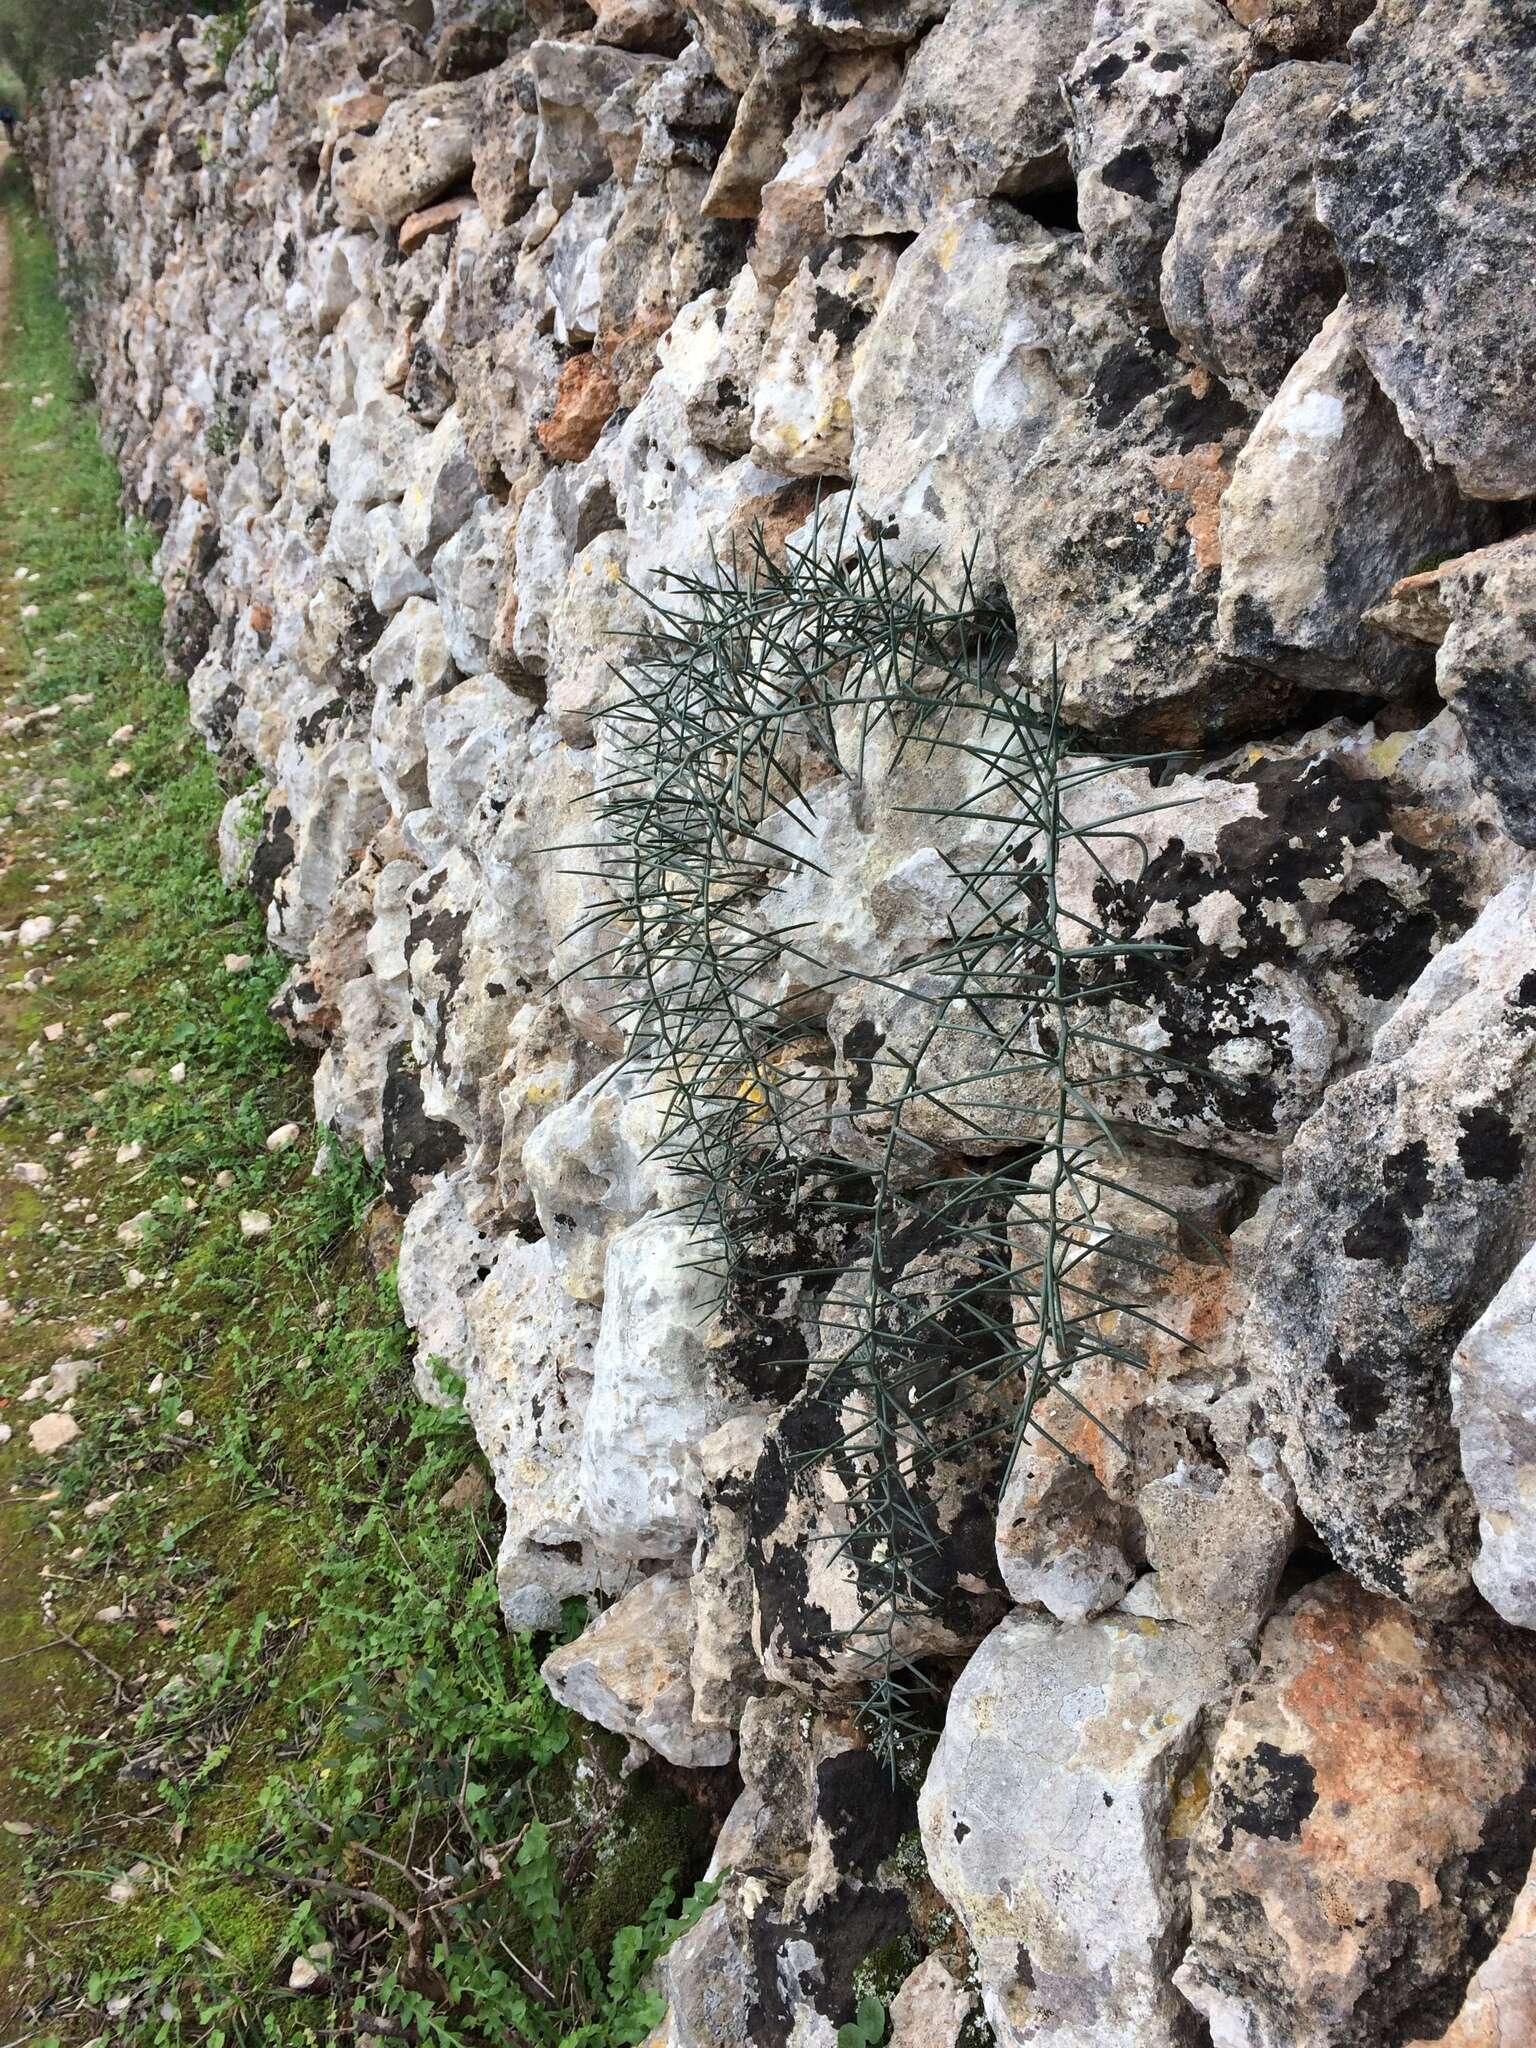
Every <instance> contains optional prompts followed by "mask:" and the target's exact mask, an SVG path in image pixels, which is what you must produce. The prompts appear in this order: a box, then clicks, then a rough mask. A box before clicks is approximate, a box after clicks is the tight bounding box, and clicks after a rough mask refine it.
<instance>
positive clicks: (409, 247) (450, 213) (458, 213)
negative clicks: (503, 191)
mask: <svg viewBox="0 0 1536 2048" xmlns="http://www.w3.org/2000/svg"><path fill="white" fill-rule="evenodd" d="M474 203H475V196H474V194H473V193H472V192H456V193H455V194H454V195H453V197H452V198H451V199H439V200H438V202H437V204H436V205H435V206H424V207H422V208H421V210H420V212H419V213H410V214H407V215H406V217H405V219H404V220H403V221H401V223H400V254H401V255H402V256H411V255H414V254H415V252H416V251H417V250H418V249H419V248H420V247H421V245H422V243H423V242H425V241H426V240H427V238H428V236H430V235H441V234H444V233H446V232H447V230H448V229H450V228H455V227H457V226H458V224H459V222H460V220H461V219H462V218H463V216H464V215H465V214H466V213H468V211H469V209H470V208H471V207H472V206H473V205H474Z"/></svg>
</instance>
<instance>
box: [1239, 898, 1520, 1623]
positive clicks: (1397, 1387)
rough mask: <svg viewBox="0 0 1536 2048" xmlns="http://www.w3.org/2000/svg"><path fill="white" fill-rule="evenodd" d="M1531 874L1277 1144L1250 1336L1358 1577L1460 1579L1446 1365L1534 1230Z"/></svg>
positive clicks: (1301, 1464) (1424, 1585)
mask: <svg viewBox="0 0 1536 2048" xmlns="http://www.w3.org/2000/svg"><path fill="white" fill-rule="evenodd" d="M1533 946H1536V884H1533V882H1532V880H1531V878H1530V876H1529V875H1527V876H1526V877H1525V878H1523V879H1522V880H1520V881H1516V882H1512V883H1511V884H1510V885H1509V887H1508V888H1507V889H1505V890H1504V891H1502V892H1501V894H1500V895H1498V896H1497V897H1495V899H1494V900H1493V902H1492V903H1490V904H1489V905H1488V907H1487V908H1486V909H1485V910H1484V911H1483V912H1482V914H1481V916H1480V917H1479V918H1478V920H1477V922H1476V923H1475V924H1474V925H1473V926H1472V928H1471V930H1470V931H1469V932H1468V933H1467V934H1466V935H1465V937H1463V938H1461V939H1459V940H1457V941H1456V943H1455V944H1454V945H1452V946H1448V947H1446V949H1445V950H1444V951H1443V952H1442V953H1440V954H1438V955H1437V957H1436V958H1435V959H1434V960H1433V961H1432V962H1431V964H1430V966H1429V967H1428V968H1427V969H1426V970H1425V972H1424V973H1423V974H1422V975H1421V976H1420V978H1419V980H1418V982H1417V983H1416V984H1415V986H1414V988H1413V990H1412V992H1411V993H1410V995H1409V996H1408V998H1407V1000H1406V1001H1405V1002H1404V1003H1403V1005H1402V1007H1401V1008H1400V1009H1399V1010H1398V1011H1397V1013H1396V1015H1395V1016H1394V1017H1393V1018H1392V1019H1391V1020H1390V1022H1388V1023H1387V1024H1386V1025H1384V1026H1383V1028H1382V1029H1381V1031H1380V1032H1378V1034H1377V1036H1376V1040H1375V1043H1374V1045H1373V1047H1372V1049H1371V1057H1370V1060H1369V1061H1368V1062H1367V1063H1366V1065H1365V1066H1363V1067H1362V1068H1361V1069H1360V1070H1359V1071H1358V1072H1357V1073H1354V1074H1351V1075H1347V1076H1345V1077H1344V1078H1342V1079H1340V1080H1338V1081H1335V1082H1334V1083H1333V1085H1332V1087H1331V1088H1330V1089H1329V1090H1328V1093H1327V1094H1326V1095H1325V1096H1324V1098H1323V1104H1322V1107H1321V1108H1320V1109H1319V1110H1318V1112H1317V1114H1316V1115H1315V1116H1314V1117H1313V1118H1312V1119H1311V1120H1310V1121H1309V1122H1308V1123H1307V1124H1305V1125H1303V1127H1302V1129H1301V1131H1300V1132H1299V1134H1298V1135H1297V1138H1296V1140H1295V1143H1294V1144H1293V1145H1292V1146H1291V1148H1290V1151H1289V1153H1288V1154H1287V1158H1286V1166H1285V1174H1284V1177H1283V1180H1282V1182H1281V1187H1280V1194H1279V1200H1278V1204H1277V1207H1276V1210H1275V1216H1274V1222H1273V1226H1272V1228H1271V1231H1270V1234H1269V1237H1268V1240H1267V1242H1266V1245H1265V1249H1264V1253H1263V1256H1262V1260H1261V1266H1260V1274H1259V1279H1258V1284H1257V1287H1256V1289H1255V1294H1254V1302H1253V1308H1252V1311H1251V1314H1250V1316H1249V1319H1248V1325H1247V1329H1246V1332H1245V1338H1244V1345H1245V1350H1246V1352H1247V1354H1248V1356H1249V1358H1250V1359H1251V1361H1252V1363H1253V1365H1254V1366H1255V1367H1256V1368H1257V1369H1258V1370H1259V1371H1261V1372H1262V1373H1263V1374H1264V1375H1265V1376H1266V1378H1267V1379H1268V1380H1269V1383H1270V1385H1271V1386H1272V1388H1273V1390H1274V1405H1275V1413H1276V1420H1277V1421H1278V1422H1283V1426H1284V1428H1285V1432H1286V1464H1287V1467H1288V1469H1289V1471H1290V1473H1291V1476H1292V1478H1293V1479H1294V1480H1295V1482H1296V1493H1297V1497H1298V1499H1299V1500H1300V1503H1301V1506H1302V1509H1303V1511H1304V1512H1305V1513H1306V1514H1307V1515H1308V1516H1309V1517H1310V1518H1311V1520H1312V1521H1313V1523H1314V1524H1315V1526H1316V1527H1317V1529H1318V1531H1319V1533H1320V1534H1321V1536H1322V1537H1323V1539H1324V1541H1325V1542H1326V1543H1327V1545H1328V1548H1329V1550H1330V1551H1331V1552H1332V1553H1333V1555H1334V1556H1335V1557H1336V1558H1337V1559H1338V1560H1339V1562H1340V1563H1341V1564H1344V1565H1346V1566H1347V1567H1348V1568H1349V1569H1350V1570H1351V1571H1352V1572H1354V1573H1355V1575H1356V1576H1357V1577H1358V1578H1359V1579H1360V1580H1361V1581H1362V1582H1363V1583H1364V1584H1365V1585H1367V1586H1370V1587H1372V1588H1374V1589H1376V1590H1378V1591H1380V1592H1383V1593H1388V1594H1391V1595H1393V1596H1395V1597H1396V1598H1398V1599H1401V1600H1404V1601H1407V1602H1410V1603H1411V1604H1413V1605H1414V1606H1415V1607H1418V1608H1421V1609H1422V1610H1424V1611H1427V1612H1440V1611H1446V1610H1451V1609H1454V1608H1455V1607H1456V1606H1458V1605H1459V1604H1460V1603H1461V1602H1462V1600H1463V1599H1464V1596H1465V1594H1466V1593H1467V1591H1468V1590H1469V1588H1470V1583H1471V1582H1470V1577H1469V1567H1470V1564H1471V1560H1472V1557H1473V1555H1474V1553H1475V1518H1474V1514H1473V1507H1472V1498H1471V1495H1470V1493H1469V1492H1468V1489H1467V1484H1466V1481H1465V1479H1464V1478H1463V1476H1462V1470H1461V1460H1460V1457H1459V1454H1458V1447H1457V1442H1456V1436H1455V1431H1454V1428H1453V1426H1452V1421H1451V1411H1450V1388H1449V1366H1450V1359H1451V1354H1452V1351H1453V1350H1454V1348H1455V1345H1456V1343H1457V1341H1458V1340H1459V1339H1460V1337H1461V1335H1462V1333H1463V1331H1464V1330H1465V1329H1466V1328H1467V1326H1468V1324H1469V1323H1470V1322H1471V1321H1472V1320H1474V1319H1475V1317H1476V1316H1477V1315H1478V1314H1479V1313H1480V1312H1481V1311H1482V1310H1483V1308H1485V1307H1486V1306H1487V1304H1488V1302H1489V1301H1490V1300H1491V1298H1492V1296H1493V1294H1494V1293H1495V1292H1496V1290H1497V1289H1498V1287H1499V1285H1500V1284H1501V1282H1502V1281H1503V1280H1504V1278H1505V1277H1506V1276H1507V1274H1508V1273H1509V1272H1510V1271H1511V1269H1512V1267H1513V1266H1514V1264H1515V1261H1516V1260H1517V1259H1518V1258H1519V1257H1520V1255H1521V1253H1522V1251H1523V1250H1524V1249H1525V1247H1526V1245H1527V1244H1529V1242H1530V1240H1531V1238H1532V1236H1533V1234H1536V1155H1533V1148H1532V1139H1533V1137H1536V1031H1533V1030H1532V1020H1533V1016H1536V982H1533V980H1532V973H1531V968H1532V959H1533V950H1532V949H1533Z"/></svg>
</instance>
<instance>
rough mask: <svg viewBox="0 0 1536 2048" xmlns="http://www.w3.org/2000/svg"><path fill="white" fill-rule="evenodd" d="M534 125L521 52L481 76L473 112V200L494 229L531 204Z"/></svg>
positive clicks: (533, 97) (529, 77) (534, 101)
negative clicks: (477, 100)
mask: <svg viewBox="0 0 1536 2048" xmlns="http://www.w3.org/2000/svg"><path fill="white" fill-rule="evenodd" d="M538 126H539V123H538V98H537V90H536V88H535V85H534V81H533V73H532V69H531V67H530V65H529V61H528V57H527V54H526V53H519V55H517V56H516V57H512V58H510V59H509V60H508V61H507V62H506V63H505V64H502V65H499V66H498V67H497V68H496V70H494V71H488V72H487V73H486V74H485V76H484V77H483V78H482V79H481V81H480V98H479V102H478V105H477V107H476V110H475V121H474V131H473V137H472V147H473V150H474V188H475V199H476V202H477V203H478V205H479V208H480V211H481V212H482V213H483V214H484V215H485V218H486V222H487V224H488V225H489V226H490V227H492V228H504V227H507V226H509V225H510V224H511V223H512V222H513V221H515V220H517V219H518V218H519V217H520V216H521V215H522V214H524V213H526V212H527V210H528V208H529V206H530V205H531V204H532V201H533V191H534V187H533V178H532V175H531V167H532V164H533V152H534V147H535V144H536V142H537V139H538Z"/></svg>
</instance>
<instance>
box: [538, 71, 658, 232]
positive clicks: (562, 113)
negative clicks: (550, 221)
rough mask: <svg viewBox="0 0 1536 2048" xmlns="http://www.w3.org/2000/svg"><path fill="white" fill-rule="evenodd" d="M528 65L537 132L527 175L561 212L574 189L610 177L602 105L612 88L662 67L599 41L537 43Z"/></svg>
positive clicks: (639, 84) (637, 85)
mask: <svg viewBox="0 0 1536 2048" xmlns="http://www.w3.org/2000/svg"><path fill="white" fill-rule="evenodd" d="M528 68H529V73H530V75H531V77H532V79H533V86H534V92H535V95H536V98H537V102H538V132H537V139H536V141H535V144H534V151H533V158H532V161H531V164H530V166H529V173H528V175H529V178H530V180H531V181H532V183H533V185H534V186H535V187H537V188H538V189H540V190H542V191H544V192H547V193H548V195H549V198H550V200H551V201H552V203H553V204H554V206H555V208H556V209H557V211H560V212H563V211H564V210H565V208H566V207H567V206H568V205H569V204H570V203H571V201H572V200H573V199H574V198H575V197H576V195H577V193H578V192H586V191H591V190H592V189H594V188H595V187H596V186H598V185H600V184H601V183H602V182H603V180H604V179H605V178H606V177H608V176H609V174H610V172H611V171H612V168H613V157H612V152H611V148H610V144H609V141H608V139H607V138H606V137H605V136H604V134H603V132H602V131H603V122H602V113H601V110H602V108H603V107H604V105H605V104H606V103H607V102H608V101H609V100H611V99H612V98H613V96H614V95H615V94H616V93H620V92H622V91H624V90H625V89H626V88H629V89H631V90H632V91H639V90H641V89H643V86H644V84H646V83H648V82H650V81H651V80H652V79H655V78H657V77H659V76H660V75H661V73H662V72H663V70H664V69H665V68H666V67H665V66H664V65H663V64H662V63H660V62H659V61H658V60H656V59H654V58H649V57H637V56H631V55H630V54H629V53H628V52H627V51H622V50H615V49H610V48H607V47H605V46H604V45H603V44H600V43H559V42H547V41H539V42H536V43H535V44H534V45H533V46H532V48H531V49H530V50H529V53H528Z"/></svg>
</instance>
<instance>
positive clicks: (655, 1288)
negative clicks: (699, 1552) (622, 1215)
mask: <svg viewBox="0 0 1536 2048" xmlns="http://www.w3.org/2000/svg"><path fill="white" fill-rule="evenodd" d="M709 1253H710V1246H709V1244H708V1242H707V1241H706V1240H704V1239H703V1238H702V1236H701V1235H700V1234H698V1233H696V1232H695V1231H694V1230H692V1229H691V1228H690V1226H689V1225H688V1224H687V1223H684V1222H679V1221H674V1220H668V1219H667V1218H665V1217H644V1218H642V1219H641V1220H640V1221H639V1222H638V1223H632V1224H630V1225H629V1227H628V1228H627V1229H625V1230H622V1231H620V1232H619V1233H618V1234H617V1235H616V1236H615V1237H614V1238H613V1239H612V1240H611V1242H610V1243H609V1246H608V1257H607V1261H606V1265H605V1270H604V1282H603V1320H602V1328H601V1330H600V1332H599V1334H598V1340H597V1346H596V1349H595V1350H594V1352H593V1355H592V1374H593V1381H592V1398H591V1402H590V1404H589V1406H588V1409H587V1423H586V1430H585V1433H584V1435H583V1437H582V1445H581V1486H582V1505H583V1508H584V1509H585V1512H586V1516H587V1519H588V1521H589V1522H590V1524H591V1526H592V1528H593V1529H594V1530H595V1531H596V1532H597V1534H598V1537H599V1539H600V1540H601V1541H602V1543H603V1544H604V1545H605V1547H606V1548H608V1549H610V1550H612V1551H615V1552H616V1553H618V1554H619V1555H620V1556H623V1557H629V1558H635V1559H642V1558H666V1559H672V1558H680V1557H684V1556H686V1555H687V1553H688V1552H689V1551H690V1550H691V1549H692V1547H693V1541H694V1537H695V1534H696V1533H697V1522H698V1512H697V1506H696V1503H695V1502H694V1501H693V1500H691V1499H690V1498H689V1495H688V1492H687V1487H686V1484H685V1463H686V1456H687V1451H688V1447H689V1446H690V1445H691V1444H693V1443H696V1442H697V1441H698V1440H699V1438H701V1437H703V1436H705V1435H707V1434H708V1432H709V1431H710V1430H711V1429H713V1428H715V1427H717V1426H718V1424H719V1423H721V1422H722V1421H724V1420H725V1416H726V1406H725V1404H724V1403H723V1402H722V1401H721V1399H720V1398H719V1396H718V1394H717V1393H716V1392H715V1390H714V1388H713V1386H712V1385H711V1381H710V1374H709V1355H710V1350H711V1348H712V1346H713V1345H714V1344H715V1343H716V1342H718V1328H719V1321H718V1319H719V1309H720V1300H721V1282H720V1280H719V1278H718V1276H717V1274H716V1273H715V1272H714V1271H712V1270H711V1268H710V1264H709ZM716 1256H717V1257H718V1252H717V1253H716Z"/></svg>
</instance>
